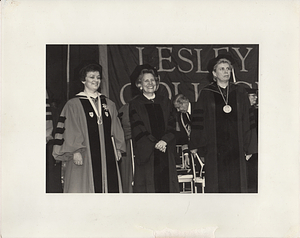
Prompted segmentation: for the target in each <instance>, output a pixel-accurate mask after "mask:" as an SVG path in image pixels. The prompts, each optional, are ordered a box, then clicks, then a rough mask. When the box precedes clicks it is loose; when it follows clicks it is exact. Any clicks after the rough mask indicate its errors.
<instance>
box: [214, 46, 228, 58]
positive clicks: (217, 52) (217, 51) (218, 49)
mask: <svg viewBox="0 0 300 238" xmlns="http://www.w3.org/2000/svg"><path fill="white" fill-rule="evenodd" d="M220 50H226V51H227V52H228V51H229V48H228V47H222V48H214V51H215V57H217V56H218V55H219V51H220Z"/></svg>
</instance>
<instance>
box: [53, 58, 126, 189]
mask: <svg viewBox="0 0 300 238" xmlns="http://www.w3.org/2000/svg"><path fill="white" fill-rule="evenodd" d="M79 76H80V80H81V82H82V84H83V85H84V90H83V92H80V93H78V94H77V95H76V96H75V98H72V99H70V100H69V101H68V102H67V103H66V105H65V106H64V108H63V110H62V112H61V115H60V117H59V122H58V125H57V129H56V133H55V144H56V145H55V146H54V148H53V156H54V158H55V159H56V160H60V161H63V162H64V163H65V164H64V168H65V169H64V185H63V187H64V192H65V193H108V192H109V193H118V192H122V185H121V180H120V175H119V171H118V163H117V161H118V160H120V158H121V153H122V152H125V151H126V146H125V140H124V132H123V129H122V127H121V124H120V121H119V118H118V117H117V116H118V112H117V110H116V106H115V103H114V102H112V101H111V100H110V99H108V98H107V97H105V96H104V95H102V94H101V93H99V92H98V88H99V87H100V83H101V77H102V67H101V65H99V64H88V65H86V66H84V67H83V68H82V69H81V70H80V72H79ZM112 138H113V139H112Z"/></svg>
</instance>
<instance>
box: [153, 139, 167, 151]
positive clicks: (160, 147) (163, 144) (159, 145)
mask: <svg viewBox="0 0 300 238" xmlns="http://www.w3.org/2000/svg"><path fill="white" fill-rule="evenodd" d="M155 149H158V150H160V151H161V152H166V149H167V142H165V141H163V140H160V141H159V142H157V143H156V145H155Z"/></svg>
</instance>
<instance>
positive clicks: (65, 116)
mask: <svg viewBox="0 0 300 238" xmlns="http://www.w3.org/2000/svg"><path fill="white" fill-rule="evenodd" d="M78 118H79V116H78V105H77V107H76V105H74V103H71V102H70V101H69V102H67V104H66V105H65V107H64V109H63V110H62V112H61V115H60V117H59V119H58V124H57V128H56V130H55V140H54V146H53V157H54V159H56V160H59V161H68V160H71V159H73V154H74V153H75V152H80V153H81V154H83V153H84V152H85V150H86V146H85V145H84V135H83V133H82V130H81V127H82V122H81V123H80V121H79V119H78ZM83 157H84V156H83Z"/></svg>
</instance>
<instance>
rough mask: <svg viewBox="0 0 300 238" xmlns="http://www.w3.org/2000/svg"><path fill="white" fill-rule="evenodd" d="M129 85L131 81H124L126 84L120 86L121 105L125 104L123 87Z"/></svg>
mask: <svg viewBox="0 0 300 238" xmlns="http://www.w3.org/2000/svg"><path fill="white" fill-rule="evenodd" d="M129 85H131V83H126V84H125V85H124V86H123V87H122V88H121V90H120V100H121V103H122V104H123V105H125V104H126V102H125V100H124V89H125V88H126V87H127V86H129Z"/></svg>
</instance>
